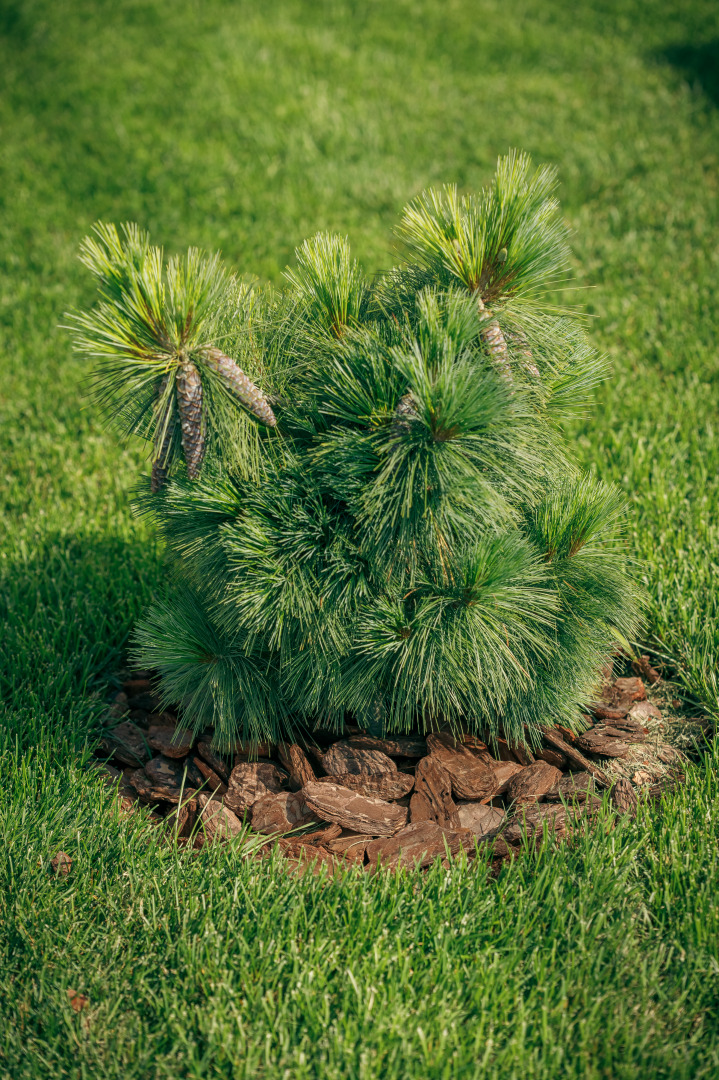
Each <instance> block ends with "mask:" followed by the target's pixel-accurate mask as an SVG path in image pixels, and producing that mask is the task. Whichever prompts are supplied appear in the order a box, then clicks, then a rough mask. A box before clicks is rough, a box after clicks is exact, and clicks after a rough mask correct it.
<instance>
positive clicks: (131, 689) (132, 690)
mask: <svg viewBox="0 0 719 1080" xmlns="http://www.w3.org/2000/svg"><path fill="white" fill-rule="evenodd" d="M122 689H123V690H124V692H125V693H126V694H127V696H128V697H137V695H138V694H151V693H152V680H151V679H150V678H149V677H146V676H142V677H140V676H139V675H138V676H137V677H136V678H134V679H125V681H124V683H123V684H122Z"/></svg>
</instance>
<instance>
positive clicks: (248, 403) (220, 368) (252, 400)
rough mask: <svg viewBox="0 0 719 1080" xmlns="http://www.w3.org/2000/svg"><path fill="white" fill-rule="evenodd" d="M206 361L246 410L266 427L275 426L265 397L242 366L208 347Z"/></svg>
mask: <svg viewBox="0 0 719 1080" xmlns="http://www.w3.org/2000/svg"><path fill="white" fill-rule="evenodd" d="M207 362H208V363H209V364H210V366H211V367H213V368H214V369H215V371H216V372H217V373H218V375H221V376H222V378H223V379H224V380H225V382H226V383H227V385H228V386H229V387H230V388H231V389H232V390H233V391H234V393H235V394H236V395H237V397H238V398H239V400H240V401H241V402H242V404H243V405H244V406H245V408H246V409H247V411H248V412H251V413H252V415H253V416H256V417H257V419H258V420H261V421H262V423H263V424H266V425H267V427H275V425H276V424H277V420H276V419H275V414H274V413H273V412H272V409H271V408H270V406H269V404H268V402H267V398H266V397H265V395H264V394H263V393H262V391H261V390H260V388H259V386H256V385H255V384H254V383H253V382H252V380H251V379H248V377H247V376H246V375H245V373H244V371H243V370H242V368H240V367H238V366H237V364H236V363H235V361H234V360H232V359H231V358H230V357H229V356H225V354H224V353H223V352H222V351H221V350H220V349H210V350H209V351H208V353H207Z"/></svg>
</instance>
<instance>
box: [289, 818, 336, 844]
mask: <svg viewBox="0 0 719 1080" xmlns="http://www.w3.org/2000/svg"><path fill="white" fill-rule="evenodd" d="M341 835H342V826H341V825H338V824H337V822H336V821H333V822H331V823H330V824H329V825H323V826H322V828H321V829H313V831H312V832H305V833H301V834H300V835H299V836H296V837H294V839H295V840H296V841H297V843H298V844H322V845H325V846H326V845H327V843H328V841H330V840H336V839H337V837H339V836H341Z"/></svg>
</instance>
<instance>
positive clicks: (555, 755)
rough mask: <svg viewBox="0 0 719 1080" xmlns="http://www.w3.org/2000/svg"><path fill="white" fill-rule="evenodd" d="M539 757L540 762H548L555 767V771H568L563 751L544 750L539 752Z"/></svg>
mask: <svg viewBox="0 0 719 1080" xmlns="http://www.w3.org/2000/svg"><path fill="white" fill-rule="evenodd" d="M537 757H538V759H539V760H540V761H546V763H547V765H554V768H555V769H566V767H567V758H566V755H565V754H563V753H562V752H561V750H547V749H545V748H542V749H540V750H537Z"/></svg>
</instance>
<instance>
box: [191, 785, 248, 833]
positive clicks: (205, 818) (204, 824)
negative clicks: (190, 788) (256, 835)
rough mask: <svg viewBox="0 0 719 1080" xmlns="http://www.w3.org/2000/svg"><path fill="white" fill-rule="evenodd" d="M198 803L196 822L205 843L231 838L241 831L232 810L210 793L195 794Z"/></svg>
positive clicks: (240, 826)
mask: <svg viewBox="0 0 719 1080" xmlns="http://www.w3.org/2000/svg"><path fill="white" fill-rule="evenodd" d="M197 802H198V805H199V816H198V824H199V829H200V834H201V835H202V837H203V838H204V842H205V843H214V842H215V841H216V840H231V839H232V837H233V836H238V835H239V834H240V833H241V832H242V825H241V823H240V821H239V819H238V818H237V816H236V815H235V814H234V813H233V812H232V810H231V809H230V808H229V807H228V806H225V805H224V804H223V803H221V802H220V801H219V799H215V798H213V797H212V796H211V795H203V794H202V793H200V794H199V795H198V796H197Z"/></svg>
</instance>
